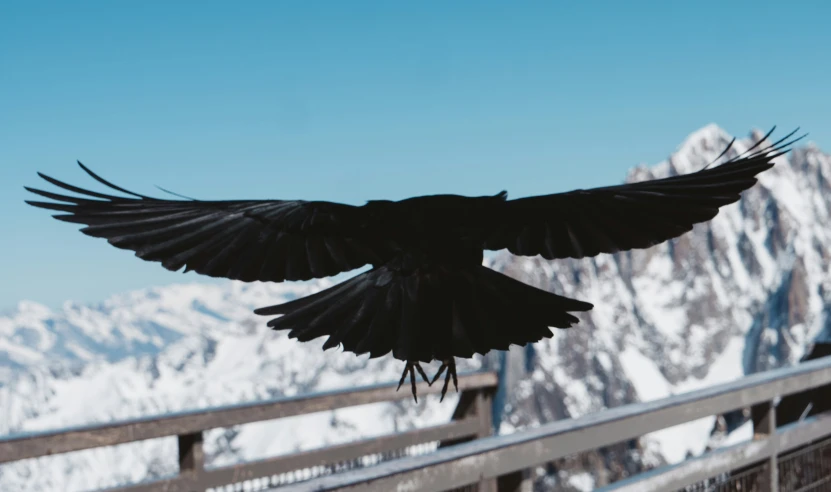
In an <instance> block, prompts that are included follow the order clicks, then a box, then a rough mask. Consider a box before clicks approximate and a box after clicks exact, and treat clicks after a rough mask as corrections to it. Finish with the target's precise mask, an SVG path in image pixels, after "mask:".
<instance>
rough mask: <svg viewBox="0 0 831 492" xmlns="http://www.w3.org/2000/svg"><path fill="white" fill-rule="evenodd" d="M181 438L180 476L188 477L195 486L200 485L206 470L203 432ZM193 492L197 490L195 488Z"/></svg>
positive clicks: (184, 435)
mask: <svg viewBox="0 0 831 492" xmlns="http://www.w3.org/2000/svg"><path fill="white" fill-rule="evenodd" d="M178 438H179V475H181V476H182V477H186V478H187V479H188V480H189V481H190V482H191V483H192V484H193V486H194V487H195V486H197V485H198V483H199V478H200V475H202V471H203V470H204V469H205V452H204V450H203V449H202V432H201V431H200V432H194V433H191V434H182V435H179V436H178ZM193 490H196V489H195V488H193Z"/></svg>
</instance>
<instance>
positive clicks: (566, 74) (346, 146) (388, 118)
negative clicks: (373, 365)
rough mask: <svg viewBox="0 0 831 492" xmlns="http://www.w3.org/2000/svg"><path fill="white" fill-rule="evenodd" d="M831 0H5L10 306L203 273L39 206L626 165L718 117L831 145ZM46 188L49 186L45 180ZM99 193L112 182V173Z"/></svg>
mask: <svg viewBox="0 0 831 492" xmlns="http://www.w3.org/2000/svg"><path fill="white" fill-rule="evenodd" d="M829 18H831V2H827V1H815V2H784V1H783V2H764V1H754V2H749V1H747V2H745V1H731V2H725V1H710V0H697V1H695V2H681V1H678V2H675V1H662V2H658V1H650V2H646V1H631V0H630V1H626V2H620V1H609V2H600V1H594V2H591V1H585V2H574V1H569V2H560V1H553V0H551V1H545V2H543V1H538V2H532V1H526V2H507V1H503V2H491V1H482V0H479V1H475V2H474V1H454V2H446V1H420V2H412V1H411V2H381V1H376V2H366V1H358V0H349V1H329V2H314V1H293V2H289V1H268V2H266V1H261V2H255V1H248V2H230V1H226V2H213V1H200V2H195V1H194V2H185V1H178V2H167V1H164V2H163V1H150V0H144V1H141V2H116V1H106V2H104V1H101V2H93V1H79V2H47V1H40V2H23V1H12V0H8V1H3V2H0V206H2V214H0V226H2V227H0V279H2V283H0V310H2V309H6V308H10V307H12V306H14V305H15V303H16V302H17V301H19V300H22V299H29V300H33V301H38V302H42V303H45V304H47V305H51V306H56V305H59V304H60V303H61V302H62V301H64V300H69V299H72V300H78V301H96V300H101V299H103V298H105V297H107V296H108V295H110V294H112V293H116V292H121V291H126V290H130V289H135V288H141V287H145V286H150V285H161V284H168V283H173V282H182V281H194V280H199V279H201V277H198V276H196V275H195V274H192V273H190V274H187V275H182V274H180V273H172V272H167V271H166V270H164V269H163V268H162V267H161V266H160V265H158V264H155V263H145V262H143V261H141V260H139V259H137V258H135V257H134V256H133V255H132V253H131V252H128V251H122V250H118V249H116V248H113V247H111V246H109V245H108V244H107V243H106V241H104V240H100V239H93V238H89V237H87V236H84V235H82V234H80V233H78V232H77V230H76V229H77V227H76V226H74V225H72V224H66V223H62V222H58V221H56V220H54V219H52V218H51V217H50V214H49V213H48V212H47V211H44V210H39V209H34V208H32V207H29V206H27V205H25V204H24V203H23V200H24V199H25V198H26V197H27V196H28V194H27V193H26V192H25V191H24V190H23V186H24V185H30V186H31V185H40V184H41V180H40V179H39V178H38V177H37V176H36V175H35V172H36V171H43V172H46V173H47V174H50V175H52V176H55V177H57V178H59V179H65V180H68V181H70V182H73V183H76V184H82V185H88V184H91V183H92V181H91V180H90V179H88V178H87V177H86V175H84V174H83V173H82V172H81V170H80V169H79V168H78V167H77V165H76V164H75V160H76V159H80V160H81V161H82V162H84V163H85V164H87V165H89V166H90V167H91V168H92V169H93V170H95V171H97V172H99V173H100V174H102V175H103V176H104V177H106V178H108V179H111V180H112V181H115V182H116V183H117V184H121V185H124V186H126V187H127V188H130V189H133V190H134V191H138V192H143V193H155V192H156V190H155V188H154V187H153V186H154V185H156V184H158V185H160V186H163V187H165V188H168V189H172V190H174V191H177V192H179V193H183V194H185V195H190V196H196V197H198V198H206V199H212V198H216V199H223V198H311V199H327V200H338V201H344V202H347V203H353V204H360V203H362V202H363V201H364V200H366V199H370V198H391V199H397V198H403V197H406V196H409V195H415V194H427V193H439V192H454V193H462V194H492V193H496V192H498V191H500V190H502V189H507V190H508V191H509V192H510V194H511V196H513V197H517V196H526V195H531V194H539V193H550V192H557V191H565V190H568V189H571V188H575V187H590V186H598V185H605V184H614V183H618V182H620V181H621V180H622V179H623V177H624V176H625V173H626V170H627V169H628V168H630V167H632V166H634V165H637V164H639V163H657V162H659V161H661V160H662V159H664V158H665V157H666V156H667V155H668V154H669V153H670V152H672V151H673V150H674V149H675V148H676V147H677V145H678V144H680V143H681V141H682V140H683V139H684V137H685V136H686V135H688V134H689V133H691V132H692V131H694V130H696V129H698V128H699V127H701V126H704V125H706V124H708V123H711V122H715V123H718V124H719V125H721V126H722V127H724V128H725V129H727V130H728V131H730V132H732V133H734V134H737V135H740V136H744V135H746V134H747V132H748V131H749V130H750V129H751V128H753V127H760V128H763V129H767V128H768V127H769V126H771V125H772V124H778V125H779V126H780V128H781V130H783V131H785V130H787V129H790V128H792V127H794V126H797V125H800V126H802V128H803V129H805V130H807V131H809V132H810V133H811V139H812V140H813V141H814V142H816V143H817V144H818V145H820V146H821V147H823V148H824V149H825V150H826V151H828V150H831V89H829V87H831V30H829V29H828V20H829ZM47 186H48V185H47ZM96 189H97V188H96Z"/></svg>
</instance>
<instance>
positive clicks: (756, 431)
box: [751, 401, 779, 492]
mask: <svg viewBox="0 0 831 492" xmlns="http://www.w3.org/2000/svg"><path fill="white" fill-rule="evenodd" d="M751 414H755V415H758V416H759V419H758V420H757V419H755V418H754V419H753V420H755V421H757V422H759V425H758V426H756V427H754V428H753V439H757V440H758V439H769V438H772V437H773V436H774V435H775V434H776V406H775V405H774V404H773V401H766V402H764V403H760V404H758V405H754V406H753V408H751ZM771 442H772V443H773V445H774V448H773V449H772V450H771V452H770V458H768V462H767V466H768V473H767V476H765V477H763V478H762V481H763V483H762V490H763V491H769V492H779V460H778V459H777V458H778V456H777V455H778V454H779V451H778V450H777V449H776V440H775V439H772V440H771Z"/></svg>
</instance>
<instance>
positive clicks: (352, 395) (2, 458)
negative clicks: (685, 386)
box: [0, 372, 498, 463]
mask: <svg viewBox="0 0 831 492" xmlns="http://www.w3.org/2000/svg"><path fill="white" fill-rule="evenodd" d="M497 384H498V379H497V376H496V373H493V372H478V373H472V374H464V375H460V376H459V391H460V392H464V391H466V390H475V389H479V388H488V387H496V385H497ZM397 386H398V385H397V383H390V384H381V385H376V386H368V387H364V388H355V389H347V390H338V391H330V392H326V393H316V394H312V395H303V396H297V397H291V398H279V399H274V400H268V401H260V402H253V403H244V404H239V405H229V406H225V407H219V408H209V409H204V410H195V411H189V412H180V413H174V414H167V415H163V416H159V417H145V418H140V419H135V420H130V421H125V422H115V423H109V424H101V425H91V426H84V427H77V428H73V429H67V430H60V431H50V432H39V433H28V434H19V435H10V436H4V437H0V463H5V462H10V461H17V460H22V459H26V458H34V457H38V456H48V455H52V454H57V453H67V452H70V451H80V450H83V449H90V448H97V447H102V446H112V445H116V444H124V443H128V442H134V441H141V440H144V439H154V438H160V437H167V436H184V435H187V434H195V433H198V432H201V431H204V430H208V429H215V428H219V427H231V426H234V425H240V424H249V423H252V422H259V421H264V420H272V419H278V418H284V417H291V416H296V415H303V414H309V413H314V412H321V411H326V410H332V409H336V408H345V407H351V406H356V405H365V404H370V403H380V402H384V401H394V400H401V399H406V398H412V395H411V394H410V392H409V391H408V388H403V387H402V389H401V391H396V387H397ZM405 389H407V391H405ZM417 390H418V393H419V395H430V394H437V393H439V392H440V391H441V385H433V386H427V385H426V384H425V383H424V382H420V383H418V386H417Z"/></svg>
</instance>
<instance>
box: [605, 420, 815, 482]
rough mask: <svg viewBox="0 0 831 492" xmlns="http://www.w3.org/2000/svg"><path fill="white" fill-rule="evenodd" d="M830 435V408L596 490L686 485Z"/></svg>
mask: <svg viewBox="0 0 831 492" xmlns="http://www.w3.org/2000/svg"><path fill="white" fill-rule="evenodd" d="M828 435H831V412H829V413H823V414H820V415H817V416H814V417H810V418H808V419H805V420H804V421H803V422H801V423H800V422H795V423H793V424H789V425H786V426H782V427H780V428H779V430H778V431H777V432H776V433H775V434H773V435H772V436H770V437H768V438H757V439H755V440H753V441H748V442H744V443H741V444H736V445H734V446H730V447H728V448H722V449H718V450H715V451H712V452H709V453H706V454H704V455H702V456H699V457H697V458H692V459H689V460H686V461H684V462H682V463H679V464H677V465H674V466H666V467H661V468H658V469H655V470H651V471H648V472H645V473H641V474H639V475H635V476H633V477H630V478H627V479H625V480H621V481H619V482H615V483H613V484H611V485H608V486H606V487H603V488H600V489H598V490H597V491H596V492H641V491H643V492H650V491H662V490H679V489H681V488H683V487H686V486H687V485H692V484H694V483H696V482H700V481H702V480H706V479H708V478H711V477H715V476H717V475H719V474H720V473H724V472H728V471H730V470H735V469H738V468H742V467H745V466H749V465H752V464H754V463H759V462H761V461H764V460H767V459H769V458H770V456H771V455H772V454H775V452H777V451H778V452H779V453H780V454H781V453H786V452H788V451H790V450H792V449H796V448H798V447H801V446H804V445H806V444H809V443H811V442H813V441H815V440H818V439H822V438H823V436H828Z"/></svg>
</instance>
